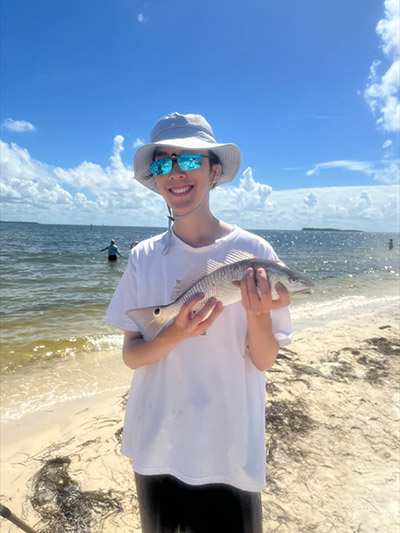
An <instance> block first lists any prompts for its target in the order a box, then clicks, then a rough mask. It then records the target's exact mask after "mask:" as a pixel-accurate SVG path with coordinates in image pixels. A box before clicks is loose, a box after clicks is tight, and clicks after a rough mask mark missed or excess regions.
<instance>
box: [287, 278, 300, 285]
mask: <svg viewBox="0 0 400 533" xmlns="http://www.w3.org/2000/svg"><path fill="white" fill-rule="evenodd" d="M298 282H299V280H298V279H297V278H289V283H291V284H292V285H294V284H295V283H298Z"/></svg>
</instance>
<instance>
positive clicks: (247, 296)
mask: <svg viewBox="0 0 400 533" xmlns="http://www.w3.org/2000/svg"><path fill="white" fill-rule="evenodd" d="M256 278H257V283H258V289H257V283H256ZM275 290H276V292H277V293H278V296H279V298H278V299H273V298H272V293H271V287H270V284H269V281H268V275H267V273H266V271H265V269H264V268H258V269H257V275H255V273H254V269H253V268H248V269H247V272H246V273H245V275H244V276H243V278H242V281H241V283H240V291H241V294H242V305H243V307H244V308H245V309H246V311H247V312H250V313H254V314H256V315H260V314H262V313H269V312H270V311H272V310H273V309H281V308H282V307H287V306H288V305H289V304H290V296H289V292H288V291H287V290H286V289H285V287H284V286H283V285H281V284H280V283H277V284H276V286H275Z"/></svg>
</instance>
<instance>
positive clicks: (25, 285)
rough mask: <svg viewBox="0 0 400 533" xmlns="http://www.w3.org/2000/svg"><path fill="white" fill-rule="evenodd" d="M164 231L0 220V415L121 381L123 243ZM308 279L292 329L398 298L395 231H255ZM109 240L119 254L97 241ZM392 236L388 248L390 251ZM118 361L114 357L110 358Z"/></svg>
mask: <svg viewBox="0 0 400 533" xmlns="http://www.w3.org/2000/svg"><path fill="white" fill-rule="evenodd" d="M162 231H165V229H164V228H144V227H108V226H77V225H44V224H25V223H6V222H3V223H1V225H0V239H1V247H0V259H1V312H0V317H1V379H2V408H3V420H5V421H7V420H8V419H13V418H18V417H20V416H22V415H23V414H24V413H27V412H30V411H35V410H38V409H43V408H45V407H48V406H51V405H52V404H53V403H55V402H57V401H60V400H64V399H69V398H73V397H78V396H83V395H92V394H97V393H98V392H100V391H102V390H105V389H112V388H113V387H119V386H121V381H120V379H119V370H118V369H119V368H120V366H119V365H122V363H121V360H120V348H121V346H122V335H121V332H120V331H119V330H116V329H114V328H111V327H110V326H107V325H106V324H104V321H103V319H104V314H105V311H106V308H107V305H108V303H109V301H110V299H111V296H112V294H113V292H114V290H115V288H116V286H117V285H118V282H119V280H120V278H121V276H122V274H123V272H124V270H125V267H126V264H127V260H128V259H127V258H128V255H129V249H130V244H131V243H132V242H133V241H140V240H143V239H145V238H148V237H151V236H153V235H156V234H158V233H160V232H162ZM254 233H257V234H258V235H261V236H262V237H264V238H266V239H267V240H268V241H269V242H270V243H271V244H272V245H273V247H274V248H275V250H276V252H277V253H278V255H279V257H280V259H281V260H282V261H284V262H285V263H286V264H287V265H288V266H291V267H293V268H295V269H296V270H298V271H300V272H303V273H304V274H306V275H307V276H309V277H310V278H311V279H312V280H313V282H314V284H315V288H314V292H313V294H312V295H311V296H309V297H307V298H304V297H303V298H298V299H293V303H292V305H291V309H292V317H293V322H294V325H295V328H296V329H297V330H299V329H302V328H304V327H307V326H308V325H314V324H322V323H324V322H326V321H328V320H329V319H331V318H343V317H345V316H348V315H349V314H352V313H357V312H359V311H360V310H364V309H365V310H367V309H376V308H379V307H382V306H387V305H390V304H393V303H395V302H398V301H399V274H400V269H399V266H400V265H399V237H398V235H397V234H389V233H363V232H337V231H268V230H265V231H254ZM111 239H115V240H116V244H117V245H118V248H119V250H120V252H121V253H122V255H123V257H122V258H118V261H117V262H115V263H111V262H108V261H107V252H99V251H98V250H99V249H100V248H103V247H105V246H106V245H108V244H109V242H110V240H111ZM389 239H393V242H394V246H393V249H391V250H390V249H389V246H388V243H389ZM116 361H117V363H116Z"/></svg>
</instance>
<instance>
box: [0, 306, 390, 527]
mask: <svg viewBox="0 0 400 533" xmlns="http://www.w3.org/2000/svg"><path fill="white" fill-rule="evenodd" d="M399 319H400V316H399V309H398V308H397V307H390V308H389V307H388V308H384V309H380V310H379V312H372V313H368V314H363V315H359V316H354V317H352V318H351V319H350V320H346V321H334V322H330V323H328V324H326V325H324V326H321V327H314V328H310V329H302V330H301V332H300V333H299V334H298V335H297V336H296V338H295V342H294V343H293V344H292V345H291V346H289V347H288V348H286V349H282V350H281V352H280V355H279V357H278V360H277V363H276V365H275V366H274V367H273V368H272V369H271V370H270V371H269V372H267V374H266V398H267V409H266V424H267V426H266V437H267V486H266V490H265V491H264V493H263V494H262V502H263V512H264V531H265V532H268V533H270V532H274V531H278V532H279V533H282V532H290V533H298V532H303V531H304V532H321V533H325V532H326V533H327V532H331V531H335V532H343V533H349V532H363V533H364V532H379V533H397V532H398V530H399V525H400V522H399V486H398V469H399V452H398V450H399V440H400V439H399V425H398V420H399V409H400V391H399V361H400V357H399V356H400V341H399ZM110 357H117V358H118V359H119V357H120V356H119V354H110ZM121 374H122V376H121V383H120V386H119V387H118V388H116V390H114V391H109V392H107V393H103V394H98V395H95V396H92V397H90V398H82V399H75V400H71V401H65V402H63V403H60V404H57V405H56V406H54V407H51V408H49V409H47V410H45V411H41V412H38V413H34V414H28V415H26V416H24V417H23V418H21V419H19V420H16V421H10V422H7V423H4V424H3V425H2V477H1V501H2V503H3V504H4V505H6V506H7V507H9V508H10V509H11V510H12V511H13V512H14V513H15V514H16V515H18V516H19V517H20V518H22V519H24V520H25V521H26V522H28V523H29V524H30V525H31V527H34V528H36V530H37V531H40V532H42V533H44V532H46V533H49V532H50V531H51V532H52V533H61V532H63V533H67V532H74V533H86V532H88V533H89V532H92V533H100V532H107V533H108V532H110V533H111V532H114V531H115V532H116V531H118V532H119V533H128V532H134V531H138V532H139V531H140V522H139V512H138V507H137V500H136V496H135V486H134V481H133V474H132V466H131V462H130V460H129V459H127V458H126V457H124V456H123V455H122V454H121V452H120V440H121V431H122V424H123V416H124V404H125V401H126V397H127V390H128V382H129V374H127V372H125V371H124V372H121ZM0 529H1V531H2V532H4V533H13V532H16V531H17V530H18V529H17V528H16V527H15V526H13V525H11V524H10V523H9V522H8V521H7V520H5V519H1V521H0Z"/></svg>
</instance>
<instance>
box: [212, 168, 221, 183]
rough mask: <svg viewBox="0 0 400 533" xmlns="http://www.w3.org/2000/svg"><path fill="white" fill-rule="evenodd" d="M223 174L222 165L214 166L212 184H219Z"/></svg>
mask: <svg viewBox="0 0 400 533" xmlns="http://www.w3.org/2000/svg"><path fill="white" fill-rule="evenodd" d="M221 174H222V168H221V165H214V168H213V175H212V182H211V183H217V182H218V180H219V178H220V177H221Z"/></svg>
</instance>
